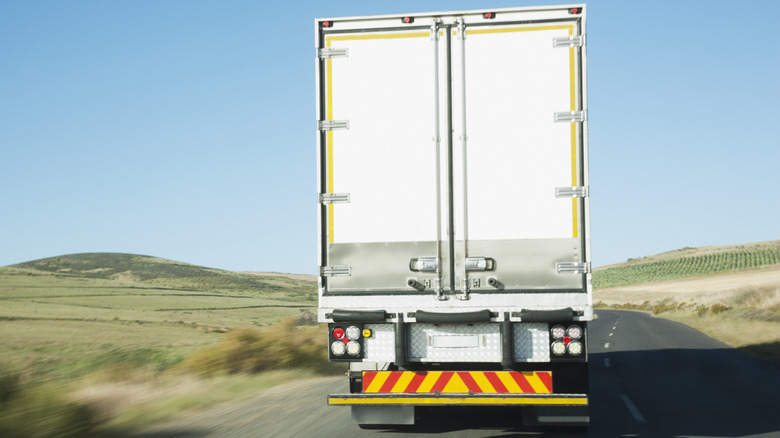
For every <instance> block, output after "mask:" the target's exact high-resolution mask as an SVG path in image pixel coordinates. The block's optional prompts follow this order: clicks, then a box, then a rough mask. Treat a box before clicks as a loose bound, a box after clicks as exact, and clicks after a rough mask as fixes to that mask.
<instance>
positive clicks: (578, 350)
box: [550, 323, 585, 361]
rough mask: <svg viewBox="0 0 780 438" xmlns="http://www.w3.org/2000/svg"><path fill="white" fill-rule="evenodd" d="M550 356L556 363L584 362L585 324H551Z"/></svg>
mask: <svg viewBox="0 0 780 438" xmlns="http://www.w3.org/2000/svg"><path fill="white" fill-rule="evenodd" d="M550 356H551V358H552V359H553V360H555V361H559V360H576V361H582V360H584V359H585V324H584V323H577V324H571V325H569V326H568V327H566V326H565V325H563V324H550Z"/></svg>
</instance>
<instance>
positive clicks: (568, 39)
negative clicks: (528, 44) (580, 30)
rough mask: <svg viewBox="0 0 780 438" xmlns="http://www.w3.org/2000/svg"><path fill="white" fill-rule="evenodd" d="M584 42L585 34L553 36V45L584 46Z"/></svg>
mask: <svg viewBox="0 0 780 438" xmlns="http://www.w3.org/2000/svg"><path fill="white" fill-rule="evenodd" d="M583 44H585V36H584V35H569V36H565V37H558V38H553V47H582V45H583Z"/></svg>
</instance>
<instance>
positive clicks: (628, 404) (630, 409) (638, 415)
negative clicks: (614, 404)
mask: <svg viewBox="0 0 780 438" xmlns="http://www.w3.org/2000/svg"><path fill="white" fill-rule="evenodd" d="M620 398H622V399H623V403H625V404H626V407H627V408H628V412H630V413H631V416H632V417H634V420H636V422H637V423H639V424H647V420H645V417H643V416H642V413H641V412H639V408H637V407H636V405H635V404H634V402H632V401H631V399H630V398H628V396H627V395H625V394H620Z"/></svg>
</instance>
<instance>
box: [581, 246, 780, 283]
mask: <svg viewBox="0 0 780 438" xmlns="http://www.w3.org/2000/svg"><path fill="white" fill-rule="evenodd" d="M778 263H780V240H776V241H771V242H761V243H754V244H746V245H731V246H718V247H703V248H684V249H681V250H677V251H671V252H667V253H663V254H658V255H655V256H651V257H643V258H640V259H630V260H628V261H627V262H625V263H620V264H617V265H612V266H606V267H603V268H598V269H596V270H595V271H594V273H593V287H594V288H595V289H603V288H609V287H618V286H628V285H632V284H640V283H649V282H655V281H664V280H673V279H679V278H687V277H697V276H703V275H711V274H717V273H720V272H726V271H739V270H744V269H750V268H757V267H760V266H767V265H775V264H778Z"/></svg>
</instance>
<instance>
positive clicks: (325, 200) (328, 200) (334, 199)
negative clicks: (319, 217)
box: [320, 193, 349, 204]
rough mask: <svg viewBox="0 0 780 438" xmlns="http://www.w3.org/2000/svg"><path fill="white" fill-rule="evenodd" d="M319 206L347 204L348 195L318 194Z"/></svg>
mask: <svg viewBox="0 0 780 438" xmlns="http://www.w3.org/2000/svg"><path fill="white" fill-rule="evenodd" d="M320 204H349V193H320Z"/></svg>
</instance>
